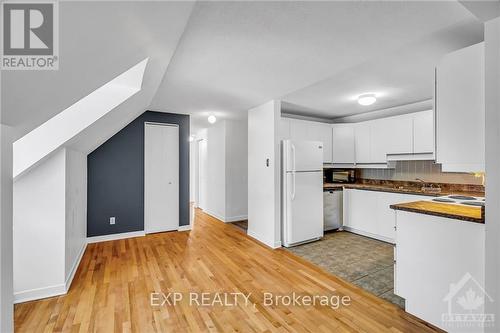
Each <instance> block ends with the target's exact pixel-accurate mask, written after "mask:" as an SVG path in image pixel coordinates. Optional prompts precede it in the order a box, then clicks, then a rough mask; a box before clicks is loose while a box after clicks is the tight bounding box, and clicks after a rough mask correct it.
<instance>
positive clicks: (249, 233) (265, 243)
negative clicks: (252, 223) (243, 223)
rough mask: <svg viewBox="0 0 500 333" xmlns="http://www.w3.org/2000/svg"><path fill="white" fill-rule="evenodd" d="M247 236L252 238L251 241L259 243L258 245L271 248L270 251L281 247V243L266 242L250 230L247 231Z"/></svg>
mask: <svg viewBox="0 0 500 333" xmlns="http://www.w3.org/2000/svg"><path fill="white" fill-rule="evenodd" d="M247 235H248V236H250V237H252V238H253V239H255V240H257V241H259V242H260V243H262V244H264V245H266V246H268V247H270V248H272V249H277V248H280V247H281V241H268V240H265V238H264V237H262V236H260V235H257V234H256V233H254V232H252V231H250V230H247Z"/></svg>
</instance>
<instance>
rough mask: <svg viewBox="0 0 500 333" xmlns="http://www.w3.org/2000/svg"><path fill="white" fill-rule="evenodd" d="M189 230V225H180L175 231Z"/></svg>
mask: <svg viewBox="0 0 500 333" xmlns="http://www.w3.org/2000/svg"><path fill="white" fill-rule="evenodd" d="M189 230H191V224H188V225H181V226H179V228H177V231H189Z"/></svg>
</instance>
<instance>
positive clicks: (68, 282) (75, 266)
mask: <svg viewBox="0 0 500 333" xmlns="http://www.w3.org/2000/svg"><path fill="white" fill-rule="evenodd" d="M86 248H87V242H84V243H83V245H82V248H81V249H80V252H79V253H78V256H77V257H76V260H75V262H74V263H73V266H72V267H71V271H70V273H69V275H68V278H67V279H66V283H65V286H66V292H67V291H68V290H69V288H70V287H71V283H72V282H73V278H74V277H75V273H76V271H77V270H78V266H80V261H82V258H83V254H84V253H85V249H86Z"/></svg>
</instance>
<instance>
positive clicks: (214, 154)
mask: <svg viewBox="0 0 500 333" xmlns="http://www.w3.org/2000/svg"><path fill="white" fill-rule="evenodd" d="M206 171H207V192H206V193H207V196H206V205H205V207H204V210H205V211H206V212H207V213H208V214H210V215H212V216H215V217H216V218H218V219H220V220H223V221H224V219H225V215H226V193H225V189H226V123H225V121H219V122H217V123H215V124H214V125H212V126H210V127H209V128H208V129H207V169H206Z"/></svg>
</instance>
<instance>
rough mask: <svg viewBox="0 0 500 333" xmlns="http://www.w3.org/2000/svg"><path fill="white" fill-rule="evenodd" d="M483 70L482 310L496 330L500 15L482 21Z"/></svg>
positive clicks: (499, 226) (498, 310) (499, 296)
mask: <svg viewBox="0 0 500 333" xmlns="http://www.w3.org/2000/svg"><path fill="white" fill-rule="evenodd" d="M484 40H485V72H486V77H485V80H486V84H485V87H486V91H485V101H486V103H485V105H486V141H485V142H486V202H487V204H486V239H485V243H486V244H485V251H486V260H485V261H486V265H485V267H486V274H485V277H486V278H485V284H486V291H487V292H488V294H489V295H490V296H491V297H492V298H493V300H494V302H493V304H487V307H486V310H485V313H494V314H495V318H496V325H495V327H489V328H487V330H488V331H490V332H498V331H499V326H500V324H499V322H498V321H499V320H500V306H498V302H499V301H500V242H499V241H498V240H499V239H500V145H499V144H498V143H499V142H500V94H499V91H500V64H499V59H500V18H496V19H494V20H491V21H488V22H486V24H485V38H484Z"/></svg>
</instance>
